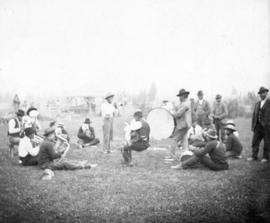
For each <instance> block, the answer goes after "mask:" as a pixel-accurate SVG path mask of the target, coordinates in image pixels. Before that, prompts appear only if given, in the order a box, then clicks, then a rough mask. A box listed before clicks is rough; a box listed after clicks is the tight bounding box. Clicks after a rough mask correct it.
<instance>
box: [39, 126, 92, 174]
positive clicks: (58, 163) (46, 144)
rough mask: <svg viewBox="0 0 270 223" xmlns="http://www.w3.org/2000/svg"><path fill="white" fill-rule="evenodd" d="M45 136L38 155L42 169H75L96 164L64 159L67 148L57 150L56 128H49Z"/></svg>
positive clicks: (87, 167) (88, 167) (86, 167)
mask: <svg viewBox="0 0 270 223" xmlns="http://www.w3.org/2000/svg"><path fill="white" fill-rule="evenodd" d="M44 136H45V137H46V138H45V139H44V141H43V142H42V144H41V145H40V150H39V155H38V165H39V167H40V168H41V169H51V170H75V169H90V168H91V167H95V166H96V165H91V164H90V163H89V162H88V161H87V160H86V161H71V160H67V159H63V157H62V155H63V154H64V152H65V150H60V151H59V152H56V151H55V149H57V148H54V147H55V141H54V140H55V129H54V128H47V129H46V130H45V133H44Z"/></svg>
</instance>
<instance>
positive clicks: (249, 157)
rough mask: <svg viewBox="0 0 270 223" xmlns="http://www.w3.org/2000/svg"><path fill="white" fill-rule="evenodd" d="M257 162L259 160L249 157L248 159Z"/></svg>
mask: <svg viewBox="0 0 270 223" xmlns="http://www.w3.org/2000/svg"><path fill="white" fill-rule="evenodd" d="M255 160H257V159H255V158H254V157H248V158H247V161H255Z"/></svg>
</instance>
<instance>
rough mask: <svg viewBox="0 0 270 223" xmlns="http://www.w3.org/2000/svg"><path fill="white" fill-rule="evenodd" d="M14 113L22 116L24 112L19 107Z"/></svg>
mask: <svg viewBox="0 0 270 223" xmlns="http://www.w3.org/2000/svg"><path fill="white" fill-rule="evenodd" d="M16 115H17V116H21V117H22V116H24V115H25V112H24V110H22V109H19V110H18V111H17V112H16Z"/></svg>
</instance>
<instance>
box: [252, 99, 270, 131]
mask: <svg viewBox="0 0 270 223" xmlns="http://www.w3.org/2000/svg"><path fill="white" fill-rule="evenodd" d="M260 104H261V101H259V102H257V103H256V104H255V107H254V111H253V115H252V123H251V130H252V131H254V129H255V127H256V126H257V124H259V111H260ZM260 123H261V125H262V126H263V127H266V128H270V99H269V98H267V99H266V101H265V103H264V105H263V107H262V108H261V122H260Z"/></svg>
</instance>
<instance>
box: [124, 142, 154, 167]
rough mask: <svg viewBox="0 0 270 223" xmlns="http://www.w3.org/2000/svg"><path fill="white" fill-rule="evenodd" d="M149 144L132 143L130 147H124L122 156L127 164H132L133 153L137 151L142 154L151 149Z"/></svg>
mask: <svg viewBox="0 0 270 223" xmlns="http://www.w3.org/2000/svg"><path fill="white" fill-rule="evenodd" d="M149 146H150V145H149V143H148V142H146V141H138V142H135V143H132V144H131V145H130V146H128V145H127V146H124V148H123V151H122V155H123V158H124V161H125V162H126V163H130V162H131V160H132V154H131V151H132V150H134V151H137V152H141V151H144V150H146V149H147V148H148V147H149Z"/></svg>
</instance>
